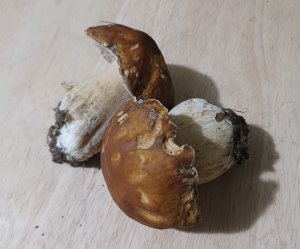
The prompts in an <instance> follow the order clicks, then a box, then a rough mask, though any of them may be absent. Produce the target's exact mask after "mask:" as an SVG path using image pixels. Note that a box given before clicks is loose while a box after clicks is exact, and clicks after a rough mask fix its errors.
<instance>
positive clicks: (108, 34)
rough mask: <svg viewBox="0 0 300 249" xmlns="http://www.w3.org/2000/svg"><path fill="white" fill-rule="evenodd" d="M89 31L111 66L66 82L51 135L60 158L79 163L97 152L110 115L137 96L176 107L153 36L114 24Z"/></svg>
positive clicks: (51, 144) (52, 147)
mask: <svg viewBox="0 0 300 249" xmlns="http://www.w3.org/2000/svg"><path fill="white" fill-rule="evenodd" d="M86 33H87V35H88V36H89V37H91V38H92V39H94V40H95V41H96V42H97V43H98V46H99V47H100V49H101V52H102V54H103V56H104V58H105V59H106V60H107V62H109V63H110V66H108V67H107V69H106V72H104V73H100V74H98V75H96V76H95V77H93V78H92V79H89V80H87V81H85V82H83V83H81V84H69V83H64V84H63V86H64V87H65V89H66V91H67V93H66V95H65V96H64V97H63V99H62V100H61V101H60V102H59V104H58V106H57V107H56V108H55V109H54V110H55V124H54V125H52V126H51V127H50V129H49V132H48V137H47V142H48V145H49V147H50V152H51V154H52V158H53V161H55V162H57V163H63V162H67V163H70V164H71V165H77V164H80V163H81V162H83V161H85V160H87V159H88V158H90V157H91V156H93V155H95V154H97V153H98V152H99V151H100V144H101V141H102V137H103V133H104V130H105V128H106V127H107V124H108V123H109V120H110V118H111V117H112V115H113V114H115V112H116V111H117V110H118V109H119V108H120V107H121V106H122V104H123V103H124V102H125V101H126V100H127V99H128V98H130V97H132V96H135V97H136V98H137V99H148V98H155V99H158V100H159V101H161V102H162V103H163V104H164V105H165V106H166V107H168V108H171V107H172V106H173V101H174V90H173V85H172V81H171V78H170V75H169V72H168V69H167V66H166V63H165V61H164V58H163V56H162V54H161V52H160V50H159V48H158V47H157V45H156V43H155V41H154V40H153V39H152V38H151V37H150V36H149V35H147V34H146V33H144V32H142V31H138V30H134V29H132V28H129V27H126V26H123V25H119V24H114V23H111V24H108V25H101V26H98V27H91V28H88V29H87V31H86Z"/></svg>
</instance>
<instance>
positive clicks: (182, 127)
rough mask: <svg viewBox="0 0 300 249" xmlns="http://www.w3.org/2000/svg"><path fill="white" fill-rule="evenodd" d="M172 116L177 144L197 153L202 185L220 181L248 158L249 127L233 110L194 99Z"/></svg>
mask: <svg viewBox="0 0 300 249" xmlns="http://www.w3.org/2000/svg"><path fill="white" fill-rule="evenodd" d="M169 115H170V118H171V120H172V121H173V122H174V123H175V124H176V126H177V127H178V131H177V137H176V138H175V142H176V143H177V144H179V145H183V144H188V145H190V146H191V147H193V149H194V150H195V165H194V166H195V168H196V169H197V171H198V176H199V182H200V183H206V182H208V181H211V180H213V179H215V178H217V177H218V176H220V175H221V174H223V173H224V172H225V171H227V170H228V169H229V168H230V167H231V166H232V165H233V164H234V163H236V162H243V160H245V159H246V158H247V157H248V154H247V152H246V142H247V141H246V139H247V134H248V128H247V124H246V123H245V120H244V119H243V118H242V117H240V116H238V115H236V114H235V113H234V112H232V111H231V110H226V109H221V108H219V107H217V106H214V105H212V104H209V103H208V102H207V101H206V100H203V99H190V100H187V101H184V102H182V103H180V104H179V105H177V106H175V107H174V108H173V109H172V110H171V111H170V112H169ZM233 120H234V121H235V123H234V124H233V123H232V121H233ZM236 120H237V121H236ZM237 140H241V141H237Z"/></svg>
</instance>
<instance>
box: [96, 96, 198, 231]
mask: <svg viewBox="0 0 300 249" xmlns="http://www.w3.org/2000/svg"><path fill="white" fill-rule="evenodd" d="M174 136H175V129H174V125H173V124H172V122H171V121H170V119H169V117H168V111H167V109H166V108H164V107H163V106H162V105H161V104H160V103H159V101H157V100H146V101H136V100H135V99H129V100H128V101H127V102H126V103H125V104H124V105H123V107H122V108H121V109H120V110H119V111H118V112H117V114H116V115H115V116H114V117H113V118H112V120H111V123H110V125H109V126H108V128H107V130H106V132H105V135H104V139H103V144H102V150H101V167H102V172H103V175H104V178H105V180H106V183H107V186H108V189H109V191H110V193H111V195H112V198H113V199H114V201H115V202H116V203H117V205H118V206H119V207H120V208H121V209H122V210H123V211H124V212H125V214H127V215H128V216H129V217H131V218H133V219H135V220H137V221H139V222H140V223H143V224H145V225H147V226H150V227H154V228H160V229H163V228H178V227H185V226H191V225H193V224H194V223H196V222H197V221H198V220H199V216H200V215H199V210H198V208H197V204H196V198H197V193H196V184H197V180H198V176H197V171H196V170H195V168H194V167H193V160H194V150H193V149H192V148H191V147H189V146H186V145H184V146H182V147H178V146H177V145H176V144H175V143H174V142H173V138H174Z"/></svg>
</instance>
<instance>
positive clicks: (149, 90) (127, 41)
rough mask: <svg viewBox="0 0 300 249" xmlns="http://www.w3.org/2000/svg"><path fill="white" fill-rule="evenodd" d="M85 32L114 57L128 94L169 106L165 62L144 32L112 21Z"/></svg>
mask: <svg viewBox="0 0 300 249" xmlns="http://www.w3.org/2000/svg"><path fill="white" fill-rule="evenodd" d="M86 33H87V35H88V36H89V37H91V38H92V39H94V40H95V41H96V42H97V43H98V44H99V45H100V46H102V47H103V48H105V49H106V50H109V51H110V52H111V53H113V54H114V55H115V56H116V57H117V58H118V63H119V66H120V73H121V75H122V77H123V79H124V81H125V83H126V85H127V88H128V89H129V90H130V91H131V93H132V95H134V96H135V97H136V98H137V99H150V98H151V99H157V100H159V101H160V102H161V103H162V104H163V105H164V106H166V107H167V108H169V109H170V108H172V107H173V104H174V89H173V85H172V80H171V77H170V74H169V71H168V68H167V65H166V63H165V60H164V58H163V56H162V54H161V52H160V50H159V48H158V46H157V45H156V43H155V41H154V40H153V39H152V38H151V37H150V36H149V35H148V34H146V33H144V32H142V31H139V30H135V29H132V28H129V27H126V26H124V25H120V24H114V23H111V24H108V25H100V26H97V27H90V28H88V29H87V31H86Z"/></svg>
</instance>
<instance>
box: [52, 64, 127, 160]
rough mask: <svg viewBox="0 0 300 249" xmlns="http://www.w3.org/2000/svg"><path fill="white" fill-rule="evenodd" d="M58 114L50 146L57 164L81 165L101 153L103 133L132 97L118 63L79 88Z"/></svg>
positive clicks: (72, 90)
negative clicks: (118, 111)
mask: <svg viewBox="0 0 300 249" xmlns="http://www.w3.org/2000/svg"><path fill="white" fill-rule="evenodd" d="M66 90H67V94H66V95H65V96H64V98H63V99H62V100H61V101H60V103H59V105H58V107H57V108H56V109H55V111H56V124H55V125H54V126H52V127H51V128H50V130H49V134H48V143H49V145H50V150H51V152H52V155H53V159H54V161H56V162H59V163H62V162H69V163H71V164H77V163H79V162H81V161H84V160H86V159H88V158H89V157H91V156H93V155H94V154H96V153H98V152H99V151H100V144H101V140H102V137H103V133H104V131H105V129H106V127H107V125H108V123H109V121H110V119H111V117H112V115H114V114H115V112H116V111H117V110H118V109H119V108H120V107H121V106H122V104H123V103H124V102H125V101H126V100H127V99H128V98H129V97H131V94H130V93H129V92H128V90H127V89H126V88H125V86H124V80H123V78H122V76H121V75H120V73H119V66H118V65H117V63H116V62H114V63H111V64H109V68H107V69H106V70H105V72H102V73H101V74H99V75H97V76H95V77H93V78H91V79H89V80H87V81H85V82H82V83H81V84H76V85H71V86H70V85H67V89H66Z"/></svg>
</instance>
